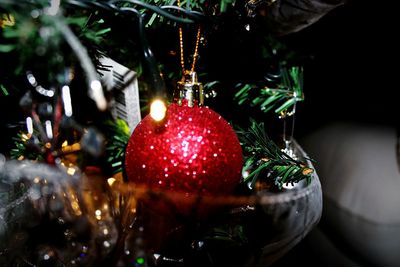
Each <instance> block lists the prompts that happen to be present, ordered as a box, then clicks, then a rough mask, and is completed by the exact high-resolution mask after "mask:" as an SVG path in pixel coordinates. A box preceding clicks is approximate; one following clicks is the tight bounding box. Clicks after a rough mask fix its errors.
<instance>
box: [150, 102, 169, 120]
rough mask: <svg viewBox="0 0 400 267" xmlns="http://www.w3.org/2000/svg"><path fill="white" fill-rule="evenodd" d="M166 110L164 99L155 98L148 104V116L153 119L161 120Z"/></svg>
mask: <svg viewBox="0 0 400 267" xmlns="http://www.w3.org/2000/svg"><path fill="white" fill-rule="evenodd" d="M166 112H167V107H166V105H165V103H164V101H162V100H160V99H156V100H154V101H153V103H151V106H150V116H151V117H152V118H153V119H154V120H155V121H161V120H163V119H164V118H165V113H166Z"/></svg>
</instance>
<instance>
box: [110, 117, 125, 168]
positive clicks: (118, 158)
mask: <svg viewBox="0 0 400 267" xmlns="http://www.w3.org/2000/svg"><path fill="white" fill-rule="evenodd" d="M106 128H107V130H106V135H107V143H106V160H107V162H108V163H109V164H110V166H111V168H112V172H113V173H114V174H115V173H118V172H122V169H123V163H124V154H125V147H126V145H127V144H128V141H129V137H130V131H129V126H128V124H127V123H126V122H125V121H124V120H121V119H117V120H116V121H112V120H110V121H107V122H106Z"/></svg>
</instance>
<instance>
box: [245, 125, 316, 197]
mask: <svg viewBox="0 0 400 267" xmlns="http://www.w3.org/2000/svg"><path fill="white" fill-rule="evenodd" d="M250 121H251V126H250V127H249V129H248V130H243V129H239V130H237V134H238V136H239V140H240V142H241V145H242V148H243V150H244V156H245V164H244V167H243V173H247V174H248V175H246V176H245V177H244V182H245V183H247V184H248V185H249V187H250V188H254V185H255V184H256V182H257V181H258V180H259V179H261V180H264V181H266V182H269V183H270V184H272V185H275V186H277V187H278V189H281V188H282V186H283V185H284V184H289V183H292V184H293V183H297V182H299V181H301V180H303V179H306V180H307V182H308V183H309V182H310V181H311V174H312V173H313V170H312V169H310V168H309V167H307V165H306V164H305V163H303V162H301V161H298V160H295V159H293V158H291V157H290V156H289V155H287V154H286V153H284V152H282V150H281V149H280V148H279V147H278V146H277V145H276V144H275V143H274V142H273V141H272V140H271V139H270V138H269V137H268V135H267V134H266V132H265V128H264V123H263V122H262V123H257V122H256V121H254V120H253V119H251V120H250Z"/></svg>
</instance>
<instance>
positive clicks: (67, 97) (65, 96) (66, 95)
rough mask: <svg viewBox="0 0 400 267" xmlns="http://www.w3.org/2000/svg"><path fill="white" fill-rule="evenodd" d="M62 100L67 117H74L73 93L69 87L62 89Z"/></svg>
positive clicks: (65, 86)
mask: <svg viewBox="0 0 400 267" xmlns="http://www.w3.org/2000/svg"><path fill="white" fill-rule="evenodd" d="M62 100H63V103H64V111H65V115H66V116H67V117H71V116H72V103H71V93H70V90H69V86H68V85H64V86H63V87H62Z"/></svg>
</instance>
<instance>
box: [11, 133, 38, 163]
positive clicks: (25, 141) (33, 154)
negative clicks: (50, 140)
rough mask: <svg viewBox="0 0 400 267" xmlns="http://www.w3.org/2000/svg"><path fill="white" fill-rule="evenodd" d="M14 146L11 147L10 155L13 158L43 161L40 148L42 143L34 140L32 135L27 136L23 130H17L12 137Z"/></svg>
mask: <svg viewBox="0 0 400 267" xmlns="http://www.w3.org/2000/svg"><path fill="white" fill-rule="evenodd" d="M12 139H13V140H14V145H15V147H14V148H13V149H11V151H10V156H11V158H13V159H30V160H38V161H43V160H44V158H43V153H42V151H41V150H40V148H41V147H43V144H41V143H40V141H38V140H36V139H35V138H34V137H33V136H28V135H27V134H26V133H24V132H22V131H21V132H19V133H18V134H17V136H15V137H13V138H12Z"/></svg>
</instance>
